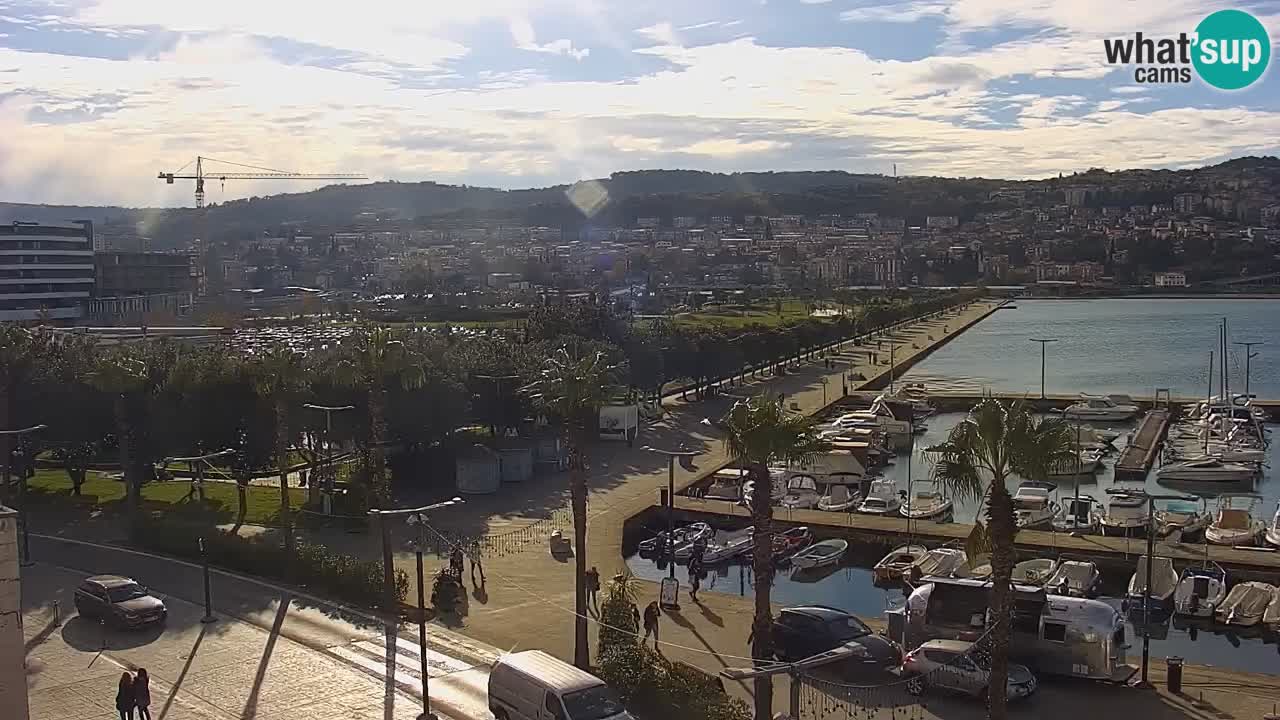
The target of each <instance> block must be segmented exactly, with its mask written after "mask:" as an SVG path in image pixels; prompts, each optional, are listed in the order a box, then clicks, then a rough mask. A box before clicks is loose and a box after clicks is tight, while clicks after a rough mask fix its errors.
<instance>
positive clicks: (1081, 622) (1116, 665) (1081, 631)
mask: <svg viewBox="0 0 1280 720" xmlns="http://www.w3.org/2000/svg"><path fill="white" fill-rule="evenodd" d="M926 580H927V581H926V582H925V583H923V584H921V585H920V586H918V587H917V588H916V589H915V590H914V591H913V592H912V593H911V595H910V597H908V598H907V604H906V608H905V617H904V618H902V619H901V620H899V622H898V623H896V624H898V625H899V627H901V624H902V623H905V640H906V642H905V643H904V649H907V650H910V649H914V648H916V647H918V646H919V645H920V644H921V643H924V642H926V641H928V640H934V639H946V640H969V641H974V640H977V639H979V638H981V637H982V636H983V634H984V633H986V632H987V630H988V628H989V627H990V625H991V617H990V615H989V608H990V606H991V599H990V593H991V583H990V582H989V581H987V580H975V579H958V578H956V579H952V578H927V579H926ZM898 612H899V613H902V612H904V611H903V610H899V611H898ZM892 624H895V623H893V622H892V619H891V625H892ZM1126 642H1127V641H1126V639H1125V624H1124V618H1123V617H1122V616H1121V615H1120V613H1119V612H1118V611H1117V610H1116V609H1115V608H1113V607H1111V606H1110V605H1108V604H1106V603H1104V602H1101V601H1098V600H1089V599H1086V598H1070V597H1058V596H1056V595H1055V596H1050V595H1047V594H1046V593H1045V591H1044V589H1043V588H1038V587H1032V586H1029V585H1015V586H1014V588H1013V625H1012V633H1011V636H1010V644H1009V657H1010V659H1011V660H1014V661H1016V662H1020V663H1022V664H1024V665H1027V666H1028V667H1030V668H1031V669H1032V670H1033V671H1035V672H1036V673H1048V674H1051V675H1069V676H1072V677H1080V678H1087V679H1091V680H1105V681H1108V682H1123V681H1125V680H1127V679H1128V678H1129V677H1131V676H1132V675H1133V673H1134V668H1133V667H1131V666H1129V665H1127V664H1126V663H1125V647H1126Z"/></svg>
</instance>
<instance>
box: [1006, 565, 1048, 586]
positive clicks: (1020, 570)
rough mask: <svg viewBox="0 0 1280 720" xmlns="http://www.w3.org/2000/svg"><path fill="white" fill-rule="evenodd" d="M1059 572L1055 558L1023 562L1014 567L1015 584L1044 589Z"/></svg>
mask: <svg viewBox="0 0 1280 720" xmlns="http://www.w3.org/2000/svg"><path fill="white" fill-rule="evenodd" d="M1057 571H1058V561H1057V560H1054V559H1053V558H1033V559H1031V560H1023V561H1022V562H1020V563H1018V564H1017V565H1014V566H1013V582H1014V583H1016V584H1018V585H1031V586H1034V587H1043V586H1044V584H1045V583H1046V582H1048V580H1049V578H1051V577H1053V574H1054V573H1056V572H1057Z"/></svg>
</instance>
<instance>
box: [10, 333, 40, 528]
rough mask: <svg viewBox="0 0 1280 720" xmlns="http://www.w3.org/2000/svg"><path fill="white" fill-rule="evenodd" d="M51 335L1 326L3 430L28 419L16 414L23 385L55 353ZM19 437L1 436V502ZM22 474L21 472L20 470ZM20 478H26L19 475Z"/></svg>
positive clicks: (11, 428)
mask: <svg viewBox="0 0 1280 720" xmlns="http://www.w3.org/2000/svg"><path fill="white" fill-rule="evenodd" d="M49 349H50V339H49V336H48V335H47V334H46V333H45V332H43V331H41V330H36V331H31V330H27V329H26V328H23V327H20V326H17V325H9V324H6V325H2V326H0V430H13V429H17V428H18V427H19V426H20V425H21V424H22V423H23V421H24V419H20V418H18V417H16V415H17V413H16V412H15V408H20V407H22V406H23V405H24V403H20V402H18V401H17V400H18V397H19V395H20V393H21V392H22V389H23V387H24V386H25V385H26V384H27V383H28V382H29V381H30V380H31V378H32V376H33V375H34V374H35V373H36V371H37V369H38V368H39V367H40V365H41V358H44V357H48V356H49V355H50V354H51V353H50V352H49ZM14 444H15V439H14V436H12V435H3V436H0V464H3V474H0V503H3V502H5V501H6V500H8V496H9V465H10V462H11V459H12V453H13V450H14ZM20 475H21V473H20ZM19 482H26V478H23V477H19Z"/></svg>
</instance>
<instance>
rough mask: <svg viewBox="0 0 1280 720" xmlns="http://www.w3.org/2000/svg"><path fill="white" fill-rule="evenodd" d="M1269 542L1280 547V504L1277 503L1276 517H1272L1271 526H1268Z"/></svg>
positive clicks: (1272, 545)
mask: <svg viewBox="0 0 1280 720" xmlns="http://www.w3.org/2000/svg"><path fill="white" fill-rule="evenodd" d="M1267 544H1268V545H1270V546H1271V547H1278V548H1280V504H1277V505H1276V514H1275V517H1273V518H1271V527H1269V528H1267Z"/></svg>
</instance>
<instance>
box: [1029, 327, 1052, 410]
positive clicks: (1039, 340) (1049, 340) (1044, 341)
mask: <svg viewBox="0 0 1280 720" xmlns="http://www.w3.org/2000/svg"><path fill="white" fill-rule="evenodd" d="M1031 342H1036V343H1040V399H1041V400H1044V399H1045V397H1044V349H1045V346H1046V345H1048V344H1049V343H1055V342H1058V338H1031Z"/></svg>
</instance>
